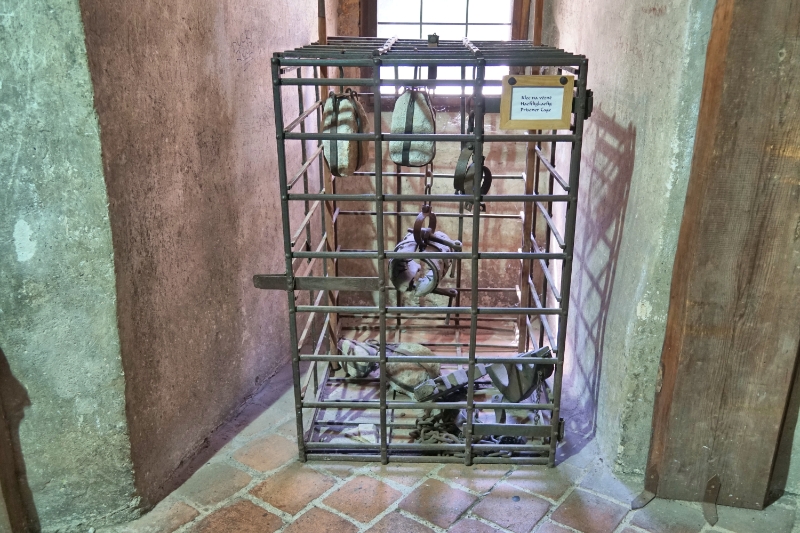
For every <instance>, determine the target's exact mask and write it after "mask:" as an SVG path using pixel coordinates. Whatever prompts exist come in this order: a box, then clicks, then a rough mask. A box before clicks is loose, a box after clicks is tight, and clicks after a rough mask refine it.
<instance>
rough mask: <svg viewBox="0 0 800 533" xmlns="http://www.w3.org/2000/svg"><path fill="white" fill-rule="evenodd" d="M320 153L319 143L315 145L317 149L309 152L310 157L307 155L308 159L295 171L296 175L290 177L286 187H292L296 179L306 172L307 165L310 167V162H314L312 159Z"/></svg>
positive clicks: (320, 146)
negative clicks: (311, 152)
mask: <svg viewBox="0 0 800 533" xmlns="http://www.w3.org/2000/svg"><path fill="white" fill-rule="evenodd" d="M321 153H322V144H320V145H319V146H318V147H317V149H316V150H314V153H313V154H311V157H309V158H308V160H307V161H306V162H305V163H303V166H302V167H300V171H299V172H298V173H297V175H295V177H294V178H292V181H291V182H289V186H288V189H291V188H292V186H294V184H295V183H297V181H298V180H299V179H300V178H302V177H303V175H304V174H305V173H306V171H307V170H308V167H310V166H311V163H313V162H314V160H315V159H317V157H319V154H321ZM320 190H322V187H320Z"/></svg>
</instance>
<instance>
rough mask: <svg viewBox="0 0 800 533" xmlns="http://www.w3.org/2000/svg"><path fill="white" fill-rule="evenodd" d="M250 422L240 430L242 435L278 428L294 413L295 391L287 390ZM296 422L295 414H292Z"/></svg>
mask: <svg viewBox="0 0 800 533" xmlns="http://www.w3.org/2000/svg"><path fill="white" fill-rule="evenodd" d="M261 408H262V409H264V411H263V412H262V413H261V414H260V415H259V416H258V417H257V418H256V419H255V420H253V421H252V422H250V424H249V425H248V426H247V427H246V428H244V429H243V430H242V431H241V432H239V436H240V437H251V436H253V435H256V434H257V433H261V432H262V431H268V430H270V429H276V428H277V427H278V425H279V424H280V423H281V422H282V421H283V420H285V419H286V417H287V416H290V415H294V392H293V391H287V392H286V393H285V394H284V395H283V396H281V397H280V398H279V399H278V400H277V401H276V402H275V403H273V404H272V405H270V406H269V407H267V408H263V407H261ZM291 421H292V422H294V416H291Z"/></svg>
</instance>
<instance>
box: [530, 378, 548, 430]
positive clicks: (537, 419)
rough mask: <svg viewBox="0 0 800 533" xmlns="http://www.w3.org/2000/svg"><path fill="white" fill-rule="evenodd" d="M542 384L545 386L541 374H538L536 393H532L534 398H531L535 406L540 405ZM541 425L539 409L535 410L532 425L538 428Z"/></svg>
mask: <svg viewBox="0 0 800 533" xmlns="http://www.w3.org/2000/svg"><path fill="white" fill-rule="evenodd" d="M542 384H545V386H547V382H546V381H545V380H544V376H543V375H542V373H541V372H539V384H538V385H537V386H536V392H535V393H534V398H533V400H534V402H536V403H537V404H538V403H542ZM541 423H542V415H541V409H536V410H535V411H534V412H533V424H534V425H535V426H539V425H541Z"/></svg>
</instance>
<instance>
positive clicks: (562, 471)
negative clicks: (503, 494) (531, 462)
mask: <svg viewBox="0 0 800 533" xmlns="http://www.w3.org/2000/svg"><path fill="white" fill-rule="evenodd" d="M580 474H581V471H580V470H578V469H576V468H573V467H571V466H569V465H558V466H557V467H555V468H549V467H547V466H521V467H519V468H518V469H517V470H515V471H514V472H512V473H511V475H510V476H508V479H507V481H508V483H511V484H512V485H514V486H517V487H519V488H521V489H523V490H527V491H529V492H532V493H534V494H538V495H540V496H544V497H545V498H550V499H551V500H558V499H559V498H561V496H563V495H564V493H565V492H567V490H568V489H569V488H570V487H572V486H573V484H574V482H575V479H576V478H578V477H579V476H580Z"/></svg>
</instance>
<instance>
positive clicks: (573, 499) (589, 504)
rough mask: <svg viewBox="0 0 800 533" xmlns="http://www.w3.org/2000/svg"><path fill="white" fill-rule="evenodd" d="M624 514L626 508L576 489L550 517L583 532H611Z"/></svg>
mask: <svg viewBox="0 0 800 533" xmlns="http://www.w3.org/2000/svg"><path fill="white" fill-rule="evenodd" d="M626 514H628V508H626V507H623V506H621V505H617V504H616V503H613V502H610V501H608V500H606V499H604V498H601V497H600V496H595V495H594V494H592V493H590V492H586V491H583V490H577V489H576V490H575V491H573V492H572V494H570V495H569V496H567V499H566V500H564V502H563V503H562V504H561V505H559V506H558V509H556V510H555V512H554V513H553V514H552V516H551V517H550V518H552V519H553V520H554V521H556V522H559V523H561V524H564V525H566V526H569V527H572V528H575V529H577V530H579V531H583V532H584V533H611V532H612V531H614V529H616V527H617V526H618V525H619V524H620V522H622V519H623V518H625V515H626Z"/></svg>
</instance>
